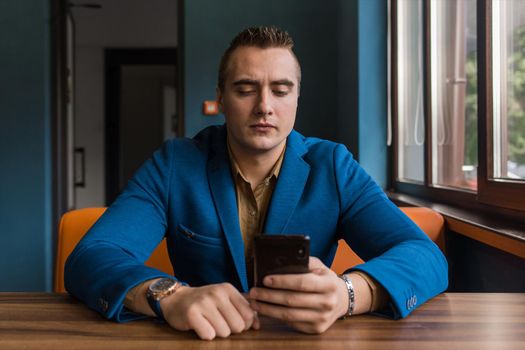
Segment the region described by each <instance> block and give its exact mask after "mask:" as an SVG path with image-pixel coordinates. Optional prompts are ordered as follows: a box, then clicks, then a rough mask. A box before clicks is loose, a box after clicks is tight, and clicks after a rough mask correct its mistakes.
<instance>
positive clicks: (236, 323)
mask: <svg viewBox="0 0 525 350" xmlns="http://www.w3.org/2000/svg"><path fill="white" fill-rule="evenodd" d="M218 309H219V312H220V313H221V315H222V317H223V319H224V320H225V321H226V323H227V324H228V327H229V329H230V331H231V332H232V333H241V332H242V331H244V330H246V329H249V328H250V327H251V324H252V322H253V320H251V321H250V322H249V326H248V327H247V326H246V323H247V322H246V321H245V320H244V318H243V316H242V315H241V313H240V312H239V310H238V309H237V308H236V307H235V306H234V305H233V303H231V302H227V303H223V304H221V305H219V306H218ZM250 312H251V313H252V315H253V311H251V308H250Z"/></svg>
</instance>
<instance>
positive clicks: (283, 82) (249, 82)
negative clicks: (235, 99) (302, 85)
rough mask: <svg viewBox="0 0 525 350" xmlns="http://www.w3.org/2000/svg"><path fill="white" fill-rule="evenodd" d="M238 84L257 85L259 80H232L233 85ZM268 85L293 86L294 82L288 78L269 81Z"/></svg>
mask: <svg viewBox="0 0 525 350" xmlns="http://www.w3.org/2000/svg"><path fill="white" fill-rule="evenodd" d="M239 85H259V82H258V81H257V80H253V79H239V80H237V81H234V82H233V86H239ZM270 85H285V86H288V87H293V86H295V84H294V82H293V81H291V80H288V79H279V80H274V81H272V82H271V83H270Z"/></svg>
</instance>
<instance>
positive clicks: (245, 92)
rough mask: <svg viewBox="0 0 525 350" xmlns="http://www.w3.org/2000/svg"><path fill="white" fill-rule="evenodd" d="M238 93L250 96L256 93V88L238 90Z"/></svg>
mask: <svg viewBox="0 0 525 350" xmlns="http://www.w3.org/2000/svg"><path fill="white" fill-rule="evenodd" d="M237 93H238V94H239V95H241V96H248V95H251V94H253V93H255V90H237Z"/></svg>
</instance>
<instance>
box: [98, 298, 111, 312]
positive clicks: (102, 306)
mask: <svg viewBox="0 0 525 350" xmlns="http://www.w3.org/2000/svg"><path fill="white" fill-rule="evenodd" d="M97 304H98V307H99V308H100V310H102V312H104V313H105V312H106V311H108V308H109V305H108V302H107V301H106V300H104V299H102V298H98V300H97Z"/></svg>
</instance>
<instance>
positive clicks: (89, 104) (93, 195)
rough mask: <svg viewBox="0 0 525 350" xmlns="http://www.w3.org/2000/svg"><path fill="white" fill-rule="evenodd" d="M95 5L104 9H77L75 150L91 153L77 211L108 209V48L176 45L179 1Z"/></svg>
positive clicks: (112, 0)
mask: <svg viewBox="0 0 525 350" xmlns="http://www.w3.org/2000/svg"><path fill="white" fill-rule="evenodd" d="M77 2H78V3H80V2H79V1H77ZM96 3H97V4H101V5H102V9H89V8H79V7H73V9H72V12H73V16H74V19H75V29H76V32H75V40H76V45H75V48H76V67H75V90H76V101H75V102H76V106H75V147H84V148H85V152H86V187H85V188H77V190H76V207H77V208H84V207H92V206H103V205H104V204H105V203H104V196H105V188H104V181H105V179H104V176H105V174H104V171H105V166H104V161H105V160H104V159H105V158H104V128H105V123H104V49H105V48H118V47H126V48H133V47H137V48H138V47H140V48H145V47H176V46H177V0H98V1H96Z"/></svg>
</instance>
